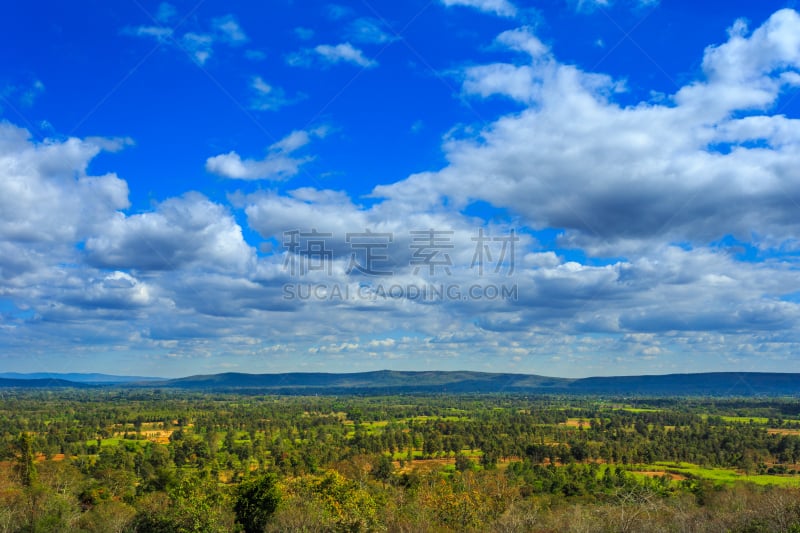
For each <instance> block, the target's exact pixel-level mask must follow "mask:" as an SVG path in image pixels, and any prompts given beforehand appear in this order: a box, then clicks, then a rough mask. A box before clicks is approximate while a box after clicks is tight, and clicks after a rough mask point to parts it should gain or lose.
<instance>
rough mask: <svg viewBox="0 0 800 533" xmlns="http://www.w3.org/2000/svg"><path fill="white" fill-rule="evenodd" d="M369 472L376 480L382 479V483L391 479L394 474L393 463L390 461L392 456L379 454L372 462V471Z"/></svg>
mask: <svg viewBox="0 0 800 533" xmlns="http://www.w3.org/2000/svg"><path fill="white" fill-rule="evenodd" d="M370 473H371V474H372V477H374V478H375V479H377V480H378V481H382V482H383V483H386V482H388V481H391V479H392V477H393V476H394V464H393V463H392V458H391V457H390V456H388V455H383V454H381V455H380V456H379V457H378V458H377V460H376V461H375V462H374V463H373V465H372V471H371V472H370Z"/></svg>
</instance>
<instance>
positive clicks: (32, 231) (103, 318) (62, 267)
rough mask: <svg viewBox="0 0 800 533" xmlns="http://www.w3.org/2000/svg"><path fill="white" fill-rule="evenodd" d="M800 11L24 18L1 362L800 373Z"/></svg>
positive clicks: (451, 2)
mask: <svg viewBox="0 0 800 533" xmlns="http://www.w3.org/2000/svg"><path fill="white" fill-rule="evenodd" d="M797 9H800V8H798V7H797V5H796V2H795V1H783V2H780V1H767V0H765V1H763V2H752V1H747V2H744V1H729V2H689V1H683V0H661V1H659V0H542V1H539V2H522V1H515V0H424V1H420V0H407V1H404V2H385V1H381V2H376V1H358V2H349V3H347V2H341V3H330V2H323V1H320V2H316V1H303V0H296V1H291V0H275V1H270V2H238V1H226V2H220V1H217V0H205V1H204V0H199V1H196V0H191V1H187V2H182V1H178V0H175V1H174V2H158V1H151V0H120V1H117V2H104V1H100V0H97V1H91V0H79V1H78V2H69V3H65V2H55V1H46V2H36V3H30V2H13V3H10V4H9V5H7V6H5V13H6V14H5V15H4V16H3V17H2V18H1V19H0V369H2V370H3V371H17V372H105V373H112V374H128V375H149V376H162V377H173V376H186V375H193V374H209V373H216V372H228V371H236V372H253V373H273V372H287V371H301V372H311V371H315V372H318V371H322V372H353V371H368V370H378V369H396V370H457V369H458V370H476V371H490V372H519V373H534V374H543V375H550V376H564V377H583V376H598V375H630V374H665V373H675V372H704V371H732V372H741V371H776V372H798V371H800V352H799V351H798V348H800V277H799V276H798V274H799V273H800V272H798V266H800V96H798V94H799V93H800V13H798V11H797Z"/></svg>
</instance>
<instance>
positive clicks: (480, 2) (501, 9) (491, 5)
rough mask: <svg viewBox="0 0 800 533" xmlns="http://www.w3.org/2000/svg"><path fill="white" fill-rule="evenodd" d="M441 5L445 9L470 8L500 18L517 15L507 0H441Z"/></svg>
mask: <svg viewBox="0 0 800 533" xmlns="http://www.w3.org/2000/svg"><path fill="white" fill-rule="evenodd" d="M442 3H443V4H444V5H445V6H447V7H451V6H465V7H471V8H474V9H477V10H479V11H484V12H486V13H494V14H495V15H499V16H501V17H514V16H516V14H517V8H516V6H515V5H514V4H512V3H511V2H509V1H508V0H442Z"/></svg>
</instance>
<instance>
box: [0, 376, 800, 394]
mask: <svg viewBox="0 0 800 533" xmlns="http://www.w3.org/2000/svg"><path fill="white" fill-rule="evenodd" d="M20 376H22V375H20ZM50 376H51V377H50V378H48V379H33V375H29V376H25V377H24V378H17V379H2V378H0V388H2V387H5V388H10V387H12V388H16V387H24V388H56V387H59V388H60V387H86V386H87V385H88V386H92V387H99V386H109V387H112V386H113V387H158V388H172V389H190V390H214V391H237V392H263V393H272V394H402V393H503V392H507V393H529V394H594V395H637V396H800V373H793V374H789V373H785V374H784V373H764V372H714V373H701V374H666V375H654V376H616V377H591V378H582V379H568V378H552V377H546V376H538V375H529V374H497V373H487V372H467V371H426V372H406V371H393V370H381V371H376V372H357V373H345V374H328V373H313V372H309V373H306V372H294V373H285V374H244V373H224V374H211V375H198V376H190V377H185V378H178V379H165V380H152V381H149V380H148V381H144V380H143V381H134V380H133V379H130V380H128V379H125V378H124V377H122V378H120V379H118V382H117V383H103V384H101V383H97V382H95V383H92V384H91V385H89V384H88V383H85V382H81V381H82V380H80V379H74V380H71V379H68V378H67V376H68V375H66V374H51V375H50ZM36 377H39V376H36ZM69 377H74V375H69ZM117 378H119V377H118V376H117ZM149 379H152V378H149Z"/></svg>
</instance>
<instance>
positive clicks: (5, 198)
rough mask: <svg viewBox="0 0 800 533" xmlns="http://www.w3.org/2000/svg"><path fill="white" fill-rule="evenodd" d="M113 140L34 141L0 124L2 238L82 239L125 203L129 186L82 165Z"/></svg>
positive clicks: (26, 240) (34, 240)
mask: <svg viewBox="0 0 800 533" xmlns="http://www.w3.org/2000/svg"><path fill="white" fill-rule="evenodd" d="M109 143H110V144H114V141H113V140H95V141H94V142H92V141H87V140H80V139H77V138H68V139H66V140H63V141H55V140H46V141H44V142H38V143H37V142H34V141H33V140H31V138H30V134H29V132H28V131H27V130H24V129H22V128H18V127H16V126H13V125H11V124H8V123H6V122H3V123H0V239H4V240H7V241H12V242H20V243H46V242H60V241H65V240H80V239H81V238H82V237H83V236H85V235H86V234H87V233H89V232H91V231H92V230H93V229H94V228H95V227H97V226H102V225H103V224H104V223H106V222H107V221H108V220H109V219H110V218H111V217H113V216H114V213H115V212H116V211H117V210H120V209H125V208H126V207H128V186H127V184H126V183H125V181H123V180H121V179H119V178H118V177H117V176H115V175H114V174H107V175H104V176H90V175H88V174H87V172H86V169H87V167H88V165H89V161H91V159H93V158H94V157H95V156H96V155H97V154H98V153H100V151H101V150H102V148H103V146H105V147H108V146H109Z"/></svg>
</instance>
